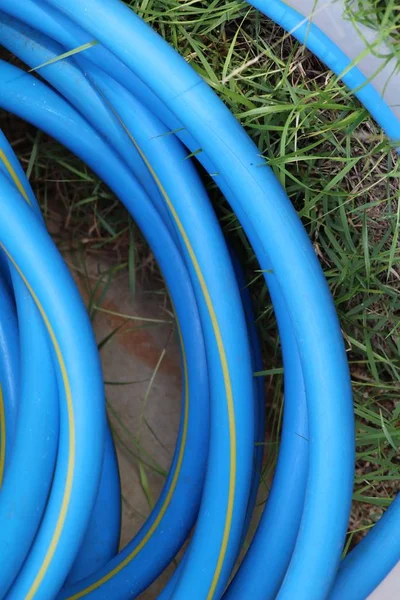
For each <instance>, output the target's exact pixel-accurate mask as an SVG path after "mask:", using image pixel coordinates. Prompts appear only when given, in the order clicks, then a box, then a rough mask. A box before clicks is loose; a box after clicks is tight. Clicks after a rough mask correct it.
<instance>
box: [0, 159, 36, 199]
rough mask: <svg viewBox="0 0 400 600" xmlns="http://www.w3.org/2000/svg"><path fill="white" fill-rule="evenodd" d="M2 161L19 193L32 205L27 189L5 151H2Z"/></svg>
mask: <svg viewBox="0 0 400 600" xmlns="http://www.w3.org/2000/svg"><path fill="white" fill-rule="evenodd" d="M0 160H1V161H2V162H3V163H4V165H5V167H6V169H7V171H8V172H9V173H10V175H11V177H12V180H13V182H14V183H15V185H16V186H17V188H18V191H19V192H20V194H21V195H22V197H23V198H24V199H25V200H26V201H27V203H28V204H29V205H31V201H30V200H29V198H28V194H27V193H26V191H25V188H24V186H23V185H22V183H21V180H20V178H19V177H18V175H17V174H16V172H15V170H14V168H13V166H12V164H11V163H10V161H9V160H8V158H7V156H6V155H5V154H4V152H3V150H0Z"/></svg>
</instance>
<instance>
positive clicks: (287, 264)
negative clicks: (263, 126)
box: [0, 0, 400, 600]
mask: <svg viewBox="0 0 400 600" xmlns="http://www.w3.org/2000/svg"><path fill="white" fill-rule="evenodd" d="M253 4H254V5H255V6H256V7H257V8H258V9H260V10H261V11H262V12H264V13H265V14H268V15H269V16H270V17H271V18H273V19H274V20H275V21H276V22H278V23H280V24H281V25H282V26H283V27H285V28H286V29H288V30H294V34H295V35H297V36H298V37H299V39H301V41H305V42H306V44H307V45H308V46H309V47H310V48H311V49H312V50H313V51H314V52H315V53H316V54H317V55H319V56H320V57H321V58H322V59H323V60H325V62H326V63H327V64H328V66H329V67H331V68H332V69H333V70H334V71H335V72H336V73H337V74H338V75H341V74H343V80H344V81H345V83H346V84H347V85H349V87H351V89H353V90H354V91H355V93H357V94H358V96H359V98H360V100H361V101H362V102H363V103H364V105H365V106H366V107H367V108H368V110H369V111H370V112H371V114H372V115H373V116H374V118H375V119H376V120H377V121H378V122H379V123H380V124H381V126H382V127H383V128H384V129H385V131H386V132H387V134H388V135H389V136H390V137H391V138H392V139H393V140H395V141H398V140H400V120H399V119H398V118H397V117H396V115H395V114H394V113H393V112H392V111H391V109H390V108H389V107H388V106H387V104H386V103H385V102H384V101H383V100H382V98H381V96H380V95H379V92H378V91H377V90H375V88H373V86H372V84H371V83H370V82H369V81H368V79H367V78H366V76H365V75H363V74H362V73H361V71H359V69H358V68H357V67H355V66H353V65H352V64H351V61H350V60H349V58H348V57H346V55H345V54H343V53H341V52H340V51H339V49H338V48H337V47H336V46H334V45H332V42H330V41H329V40H328V38H326V36H324V34H323V33H322V32H321V30H319V29H318V28H316V27H315V26H313V25H311V26H310V23H303V17H301V16H300V15H299V14H298V13H296V12H295V11H294V10H293V9H292V8H289V7H287V6H284V5H283V3H282V2H280V1H279V0H268V2H263V1H262V0H257V2H254V3H253ZM0 10H1V13H0V40H1V43H2V44H3V45H4V46H5V47H6V48H8V49H9V50H11V51H12V52H13V53H14V54H15V55H16V56H17V57H18V58H19V59H21V60H22V61H23V62H24V63H26V64H27V65H28V66H29V67H31V68H36V67H38V66H39V65H46V66H43V67H42V68H41V69H40V74H41V76H42V78H43V79H44V80H45V81H47V82H48V84H49V85H47V84H46V83H44V82H43V81H41V80H39V79H37V78H35V77H33V76H32V75H31V74H29V73H25V72H23V71H22V70H20V69H19V68H17V67H15V66H12V65H11V64H8V63H6V62H4V61H2V62H0V83H1V85H0V105H1V106H2V108H4V109H5V110H7V111H9V112H11V113H14V114H16V115H18V116H20V117H22V118H23V119H25V120H26V121H28V122H30V123H32V124H34V125H35V126H37V127H38V128H40V129H41V130H43V131H45V132H47V133H48V134H49V135H51V136H52V137H54V138H55V139H57V140H59V141H60V142H61V143H62V144H64V145H65V146H66V147H67V148H69V149H70V150H71V151H72V152H74V153H75V154H76V155H77V156H79V157H80V158H81V159H82V160H83V161H84V162H85V163H86V164H87V165H88V166H89V167H90V168H91V169H93V171H94V172H96V173H97V174H98V175H99V177H100V178H101V179H102V180H103V181H104V182H105V183H106V184H107V185H108V186H109V187H110V189H111V190H112V191H113V192H114V193H115V194H116V196H117V197H118V198H119V199H120V200H121V202H123V203H124V205H125V206H126V207H127V209H128V210H129V212H130V214H131V215H132V217H133V218H134V220H135V221H136V223H137V224H138V226H139V227H140V229H141V231H142V232H143V235H144V236H145V238H146V239H147V241H148V242H149V244H150V246H151V248H152V251H153V252H154V255H155V257H156V259H157V261H158V264H159V266H160V269H161V271H162V273H163V275H164V278H165V281H166V284H167V286H168V289H169V293H170V297H171V301H172V304H173V307H174V311H175V314H176V318H177V323H178V329H179V337H180V341H181V364H182V378H183V394H182V419H181V426H180V432H179V437H178V441H177V446H176V451H175V455H174V459H173V463H172V466H171V470H170V474H169V476H168V478H167V481H166V484H165V487H164V490H163V492H162V494H161V496H160V498H159V500H158V502H157V504H156V506H155V507H154V509H153V511H152V513H151V515H150V517H149V518H148V520H147V522H146V523H145V525H144V526H143V527H142V529H141V530H140V531H139V533H138V534H137V535H136V536H135V537H134V539H133V540H132V541H131V542H130V543H129V544H128V546H127V547H126V548H124V549H123V550H122V551H121V552H119V553H118V551H117V547H118V537H119V525H120V506H119V491H120V490H119V479H118V471H117V465H116V459H115V451H114V448H113V444H112V439H111V435H110V431H109V428H108V425H107V422H106V418H105V402H104V394H103V384H102V376H101V370H100V367H99V358H98V353H97V348H96V344H95V341H94V337H93V333H92V330H91V327H90V323H89V320H88V317H87V315H86V312H85V310H84V307H83V305H82V301H81V299H80V297H79V294H78V292H77V291H76V288H75V286H74V283H73V281H72V280H71V277H70V275H69V273H68V271H67V268H66V266H65V265H64V263H63V261H62V259H61V258H60V256H59V254H58V252H57V250H56V248H55V246H54V245H53V243H52V241H51V239H50V237H49V235H48V233H47V232H46V230H45V227H44V224H43V221H42V218H41V216H40V212H39V209H38V206H37V203H36V200H35V198H34V195H33V193H32V190H31V188H30V186H29V182H28V181H27V179H26V177H25V175H24V173H23V171H22V169H21V167H20V165H19V164H18V161H17V159H16V157H15V155H14V153H13V151H12V149H11V147H10V146H9V144H8V142H7V140H6V139H5V138H4V136H1V137H0V159H1V160H0V209H1V214H2V216H3V218H2V219H1V220H0V242H1V248H2V252H1V253H0V256H1V262H0V275H1V276H0V301H1V306H2V311H1V314H0V383H1V388H0V389H1V394H0V416H1V417H2V418H1V428H0V433H1V446H0V449H1V461H0V475H1V476H2V479H3V483H2V488H1V490H0V523H1V526H0V548H1V550H2V559H1V560H2V565H1V566H2V568H1V569H0V597H1V598H7V599H10V600H22V599H26V600H31V599H33V598H35V600H36V599H37V600H39V599H40V600H52V599H53V598H60V599H69V600H78V599H79V598H86V597H88V598H89V597H90V598H95V599H104V600H105V599H110V598H112V599H116V600H118V599H119V600H128V599H131V598H135V597H137V596H138V595H139V594H140V593H141V592H142V591H144V590H145V589H146V588H147V587H148V586H149V585H150V584H151V583H152V582H153V581H154V580H155V579H156V578H157V576H158V575H159V574H160V573H161V572H162V571H163V570H164V569H165V567H166V566H167V565H168V564H169V563H170V562H171V561H172V559H173V558H174V556H175V555H176V553H177V552H178V550H179V549H180V548H181V547H182V545H183V543H184V541H185V540H186V539H187V537H188V536H189V533H190V531H191V529H192V528H193V526H194V531H193V535H192V537H191V539H190V542H189V544H188V547H187V549H186V552H185V555H184V557H183V559H182V560H181V563H180V565H179V567H178V569H177V570H176V572H175V574H174V576H173V577H172V579H171V580H170V582H169V583H168V585H167V586H166V588H165V590H164V591H163V592H162V594H161V598H165V599H167V598H168V599H172V598H173V599H174V600H187V599H193V600H212V599H217V598H222V597H223V598H225V599H229V600H242V599H245V598H248V597H249V598H250V597H251V598H255V599H259V600H269V599H271V600H273V599H274V598H279V600H293V599H295V598H296V600H303V599H304V600H323V599H326V598H329V599H331V600H332V599H335V600H338V599H339V598H340V600H364V599H365V598H366V597H367V596H368V594H369V593H370V592H371V591H372V590H373V589H375V587H376V586H377V585H378V584H379V582H380V581H381V580H382V579H383V577H385V576H386V575H387V573H388V572H389V571H390V570H391V569H392V567H393V566H394V565H395V564H396V562H397V561H398V560H400V548H399V544H398V541H397V536H395V535H393V530H397V531H398V530H399V526H400V502H399V500H398V499H397V500H395V502H394V503H393V504H392V506H391V508H390V509H389V510H388V511H387V512H386V514H385V515H384V517H383V518H382V519H381V521H380V522H379V523H378V525H377V526H375V528H374V529H373V530H372V532H371V533H370V534H369V535H368V536H367V537H366V538H365V540H364V541H363V542H362V543H361V544H360V545H359V546H358V547H357V548H356V549H355V550H354V551H352V552H351V553H350V554H349V556H348V557H347V558H346V559H345V560H344V561H343V562H342V563H341V564H340V558H341V553H342V548H343V543H344V537H345V534H346V528H347V522H348V517H349V512H350V506H351V495H352V483H353V469H354V420H353V410H352V396H351V385H350V378H349V372H348V365H347V360H346V354H345V351H344V345H343V340H342V336H341V331H340V326H339V323H338V320H337V316H336V313H335V309H334V305H333V301H332V298H331V295H330V292H329V289H328V286H327V284H326V281H325V279H324V276H323V273H322V270H321V267H320V265H319V263H318V260H317V258H316V256H315V253H314V251H313V248H312V245H311V243H310V241H309V239H308V237H307V235H306V232H305V230H304V229H303V227H302V224H301V222H300V220H299V218H298V217H297V215H296V213H295V211H294V209H293V207H292V205H291V203H290V201H289V200H288V198H287V196H286V194H285V192H284V191H283V189H282V188H281V186H280V185H279V183H278V182H277V180H276V178H275V176H274V175H273V173H272V171H271V170H270V169H269V168H268V167H266V166H265V165H264V166H263V168H262V169H260V168H259V156H258V150H257V148H256V147H255V146H254V144H253V143H252V142H251V140H250V139H249V137H248V136H247V134H246V133H245V132H244V130H243V129H242V128H241V126H240V125H239V124H238V122H237V121H236V120H235V118H234V117H233V116H232V115H231V114H230V112H229V111H228V109H227V108H226V107H225V106H224V105H223V103H222V102H221V101H220V100H219V99H218V98H217V97H216V95H215V94H214V93H213V92H212V91H211V90H210V88H209V87H208V86H207V85H206V83H205V82H204V81H203V80H202V79H201V78H200V77H199V76H198V75H197V74H196V73H195V72H194V71H193V70H192V69H191V67H190V66H189V65H188V64H187V63H186V62H185V61H184V60H183V59H182V58H181V57H180V56H179V55H178V54H177V53H176V52H175V51H174V50H173V49H172V48H171V47H170V46H169V45H168V44H167V43H166V42H165V41H164V40H163V39H162V38H161V37H160V36H159V35H158V34H157V33H156V32H155V31H153V30H152V29H151V28H150V27H149V26H148V25H146V24H145V23H144V22H143V21H142V20H141V19H140V18H139V17H138V16H136V14H135V13H134V12H133V11H132V10H131V9H129V8H128V7H127V6H125V5H124V4H123V3H121V2H120V1H119V0H18V2H15V1H12V0H0ZM94 40H96V43H94ZM85 45H86V47H87V48H89V47H90V48H89V49H87V50H86V51H84V52H78V53H76V54H74V55H72V56H69V57H67V58H65V59H64V60H58V57H60V56H62V55H63V54H64V53H66V52H68V51H70V50H73V49H74V48H80V47H82V46H85ZM346 61H347V62H346ZM166 134H168V135H166ZM199 148H201V152H198V150H199ZM188 153H193V154H195V158H196V159H197V160H198V161H199V162H200V163H201V164H202V166H203V167H204V169H205V170H206V171H207V172H208V173H209V175H210V176H211V177H212V178H213V179H214V181H215V183H216V184H217V185H218V187H219V188H220V190H221V191H222V193H223V194H224V196H225V197H226V199H227V200H228V202H229V204H230V205H231V207H232V209H233V210H234V212H235V214H236V215H237V217H238V219H239V221H240V223H241V225H242V227H243V229H244V231H245V233H246V235H247V237H248V239H249V241H250V243H251V244H252V246H253V249H254V252H255V254H256V256H257V258H258V261H259V263H260V266H261V268H262V270H263V272H264V274H265V279H266V282H267V285H268V288H269V291H270V295H271V298H272V301H273V305H274V309H275V313H276V317H277V322H278V327H279V333H280V340H281V345H282V354H283V362H284V385H285V414H284V422H283V432H282V439H281V446H280V453H279V460H278V465H277V469H276V473H275V476H274V482H273V486H272V489H271V492H270V495H269V498H268V502H267V504H266V507H265V510H264V513H263V516H262V519H261V522H260V524H259V527H258V530H257V533H256V535H255V538H254V540H253V542H252V544H251V546H250V549H249V550H248V552H247V555H246V557H245V559H244V561H243V562H242V564H241V566H240V568H239V570H238V571H237V573H236V575H235V577H234V578H233V580H231V575H232V572H233V569H234V566H235V563H236V560H237V558H238V554H239V551H240V548H241V545H242V543H243V539H244V536H245V534H246V530H247V527H248V523H249V518H250V516H251V514H252V510H253V508H254V502H255V492H256V490H257V484H258V472H259V470H258V469H257V468H256V467H255V465H257V464H259V463H260V461H261V458H262V457H261V448H262V446H261V445H260V443H259V442H262V441H263V437H264V419H263V413H264V408H263V405H264V399H263V386H262V382H261V381H255V380H254V378H253V377H252V372H253V371H254V370H257V369H259V368H260V361H261V358H260V348H259V343H258V340H257V335H256V331H255V328H254V318H253V315H252V312H251V306H250V300H249V297H248V295H247V294H246V292H245V291H243V287H244V285H243V278H242V274H241V271H240V267H239V266H238V264H237V261H236V258H235V257H234V256H233V255H232V253H231V252H230V251H229V250H228V248H227V246H226V242H225V240H224V237H223V235H222V232H221V230H220V227H219V224H218V221H217V219H216V216H215V214H214V212H213V209H212V206H211V204H210V202H209V199H208V197H207V194H206V192H205V190H204V187H203V183H202V181H201V179H200V177H199V175H198V173H197V171H196V168H195V166H194V164H193V161H192V160H187V156H188ZM16 332H18V334H17V333H16ZM338 432H340V433H339V434H338ZM10 515H11V517H10ZM377 548H379V556H378V557H377V556H376V549H377ZM361 574H362V575H361Z"/></svg>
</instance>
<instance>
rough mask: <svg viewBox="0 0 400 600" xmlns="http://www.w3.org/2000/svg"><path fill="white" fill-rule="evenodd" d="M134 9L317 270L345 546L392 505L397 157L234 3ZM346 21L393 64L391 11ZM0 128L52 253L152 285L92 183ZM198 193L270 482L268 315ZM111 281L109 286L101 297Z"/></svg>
mask: <svg viewBox="0 0 400 600" xmlns="http://www.w3.org/2000/svg"><path fill="white" fill-rule="evenodd" d="M132 6H135V8H136V10H138V12H139V14H141V15H142V16H143V17H144V18H145V19H146V20H147V21H148V22H149V23H150V24H151V25H152V26H154V27H156V28H157V30H158V31H159V32H160V33H161V34H162V35H163V36H164V37H165V38H166V39H167V40H168V41H169V42H170V43H171V44H172V45H173V46H174V47H175V48H177V49H178V50H179V52H180V53H181V54H182V55H183V56H184V57H185V58H186V60H187V61H188V62H189V63H190V64H191V65H192V67H193V68H194V69H196V71H197V72H198V73H199V74H200V75H201V76H202V77H203V78H204V79H205V80H206V81H207V83H209V85H210V86H211V87H212V88H213V89H214V90H215V91H216V92H217V93H218V95H219V96H220V97H221V98H222V99H223V101H224V102H225V103H226V104H227V105H228V106H229V108H230V109H231V110H232V112H233V113H234V114H235V115H236V117H237V118H238V119H239V121H240V122H241V123H242V125H243V126H244V127H245V128H246V130H247V131H248V133H249V134H250V135H251V136H252V138H253V140H254V141H255V143H256V144H257V146H258V148H259V154H260V168H263V165H266V164H268V165H269V166H270V167H271V168H272V169H273V170H274V172H275V173H276V175H277V177H278V178H279V180H280V181H281V183H282V185H283V186H284V187H285V189H286V191H287V193H288V194H289V196H290V199H291V200H292V202H293V203H294V205H295V207H296V208H297V210H298V212H299V215H300V216H301V218H302V221H303V223H304V225H305V227H306V229H307V231H308V233H309V235H310V238H311V239H312V242H313V245H314V248H315V251H316V253H317V255H318V256H319V259H320V261H321V264H322V266H323V268H324V271H325V275H326V278H327V280H328V283H329V286H330V289H331V290H332V294H333V296H334V299H335V303H336V307H337V311H338V314H339V318H340V321H341V325H342V330H343V335H344V338H345V341H346V347H347V352H348V357H349V361H350V365H351V373H352V382H353V390H354V402H355V413H356V418H357V424H356V427H357V432H356V433H357V472H356V486H355V492H354V506H353V513H352V520H351V524H350V534H349V539H348V543H349V546H351V545H352V544H353V542H354V541H355V540H357V539H358V538H359V537H360V535H362V534H363V532H364V531H365V530H366V529H368V528H369V527H370V526H371V524H373V523H374V522H375V521H376V520H377V518H378V517H379V515H380V514H381V512H382V509H383V508H385V507H386V506H388V504H389V503H390V501H391V498H392V497H393V496H394V494H395V492H396V490H397V489H398V482H399V480H400V461H399V453H398V447H399V444H400V359H399V356H400V295H399V290H400V245H399V228H400V203H399V190H400V185H399V181H400V168H399V161H398V156H397V154H396V153H395V152H394V150H393V148H392V147H391V145H390V143H389V142H388V141H387V140H386V139H385V137H384V136H383V135H382V132H381V131H380V129H379V128H378V127H377V126H376V125H375V123H374V122H373V121H372V120H371V119H370V118H369V116H368V114H367V113H366V111H365V110H364V109H363V108H362V107H361V106H360V104H359V103H358V101H357V100H356V99H355V98H354V97H353V96H352V95H351V94H350V93H349V92H348V91H347V90H346V89H345V88H344V87H343V86H342V85H341V84H340V83H339V82H338V81H337V78H336V77H335V76H333V75H332V73H331V72H329V71H327V70H326V69H325V68H324V67H323V66H322V65H321V64H320V63H319V62H318V60H316V59H315V58H314V57H313V56H311V55H310V54H309V52H308V51H306V50H305V49H304V48H303V47H302V46H301V45H300V44H298V43H297V42H295V41H294V40H293V39H292V38H290V37H289V36H287V35H284V33H283V32H282V30H281V29H280V28H279V27H277V26H276V25H274V24H273V23H271V22H270V21H268V19H266V18H264V17H262V16H261V15H260V14H259V13H258V12H257V11H255V10H253V9H251V8H249V7H248V6H247V5H245V4H243V3H242V2H237V1H231V0H213V1H211V2H205V1H203V0H200V1H198V2H193V1H189V0H183V1H179V2H178V1H177V0H143V1H142V2H139V3H137V2H135V3H133V2H132ZM360 7H361V8H362V10H361V8H360ZM385 7H387V8H385ZM348 11H349V12H348V14H349V16H351V18H357V19H358V20H361V21H363V22H367V23H368V24H371V25H373V26H374V27H377V28H381V33H382V35H383V34H385V36H386V33H387V32H388V31H389V30H390V36H391V40H392V41H391V42H390V48H391V52H392V53H393V55H395V56H398V54H397V52H398V51H399V44H398V41H397V40H398V39H399V18H398V17H399V11H398V7H396V5H395V3H394V2H392V1H391V0H388V1H387V2H386V3H385V2H374V1H373V0H370V1H369V2H368V1H367V2H364V0H363V1H362V2H361V3H360V4H358V3H357V2H350V1H349V3H348ZM388 11H391V12H390V15H391V16H390V15H389V13H388ZM388 15H389V16H388ZM386 37H387V36H386ZM86 51H88V52H90V49H89V50H86ZM6 129H7V131H8V133H9V136H10V138H11V140H12V141H13V142H14V144H15V148H16V150H17V151H18V152H19V155H20V158H21V160H22V162H23V164H24V166H25V167H26V168H27V169H28V172H29V173H30V177H31V180H32V183H33V184H34V187H35V190H36V191H37V193H38V196H39V199H40V201H41V203H42V205H43V206H44V208H45V211H46V214H47V217H48V220H49V222H50V223H51V222H52V221H54V220H55V221H57V223H58V226H59V225H60V223H61V229H62V230H64V233H63V235H62V236H61V237H60V238H59V240H58V241H59V243H60V244H61V245H62V246H63V247H65V246H68V247H71V245H72V246H73V247H74V248H75V249H76V250H77V251H79V252H81V253H82V255H83V256H85V255H90V254H91V253H96V254H98V253H104V255H106V256H108V257H109V256H110V255H111V254H113V255H115V253H117V254H116V260H115V269H121V268H123V269H125V270H126V272H127V273H128V274H129V279H130V283H131V288H132V294H134V292H135V285H136V282H137V281H138V279H141V280H143V278H145V279H146V278H152V277H154V275H155V274H156V271H155V266H154V262H153V260H152V256H151V253H150V252H149V250H148V248H147V246H146V245H145V244H144V242H143V241H142V239H141V237H140V234H139V232H138V231H137V230H136V228H135V227H134V226H133V225H132V224H131V223H130V222H129V219H128V218H127V215H126V213H125V212H124V211H123V210H122V209H121V208H120V206H119V205H118V203H117V202H116V200H115V198H114V197H113V196H112V195H111V194H110V192H109V191H108V190H107V189H106V188H105V187H104V186H103V185H102V184H101V183H100V182H99V181H98V180H97V179H96V177H94V176H93V175H92V174H91V173H90V172H89V171H88V170H87V169H86V168H85V167H84V166H82V164H80V163H79V161H77V160H76V159H75V158H73V157H72V156H71V155H69V154H68V153H67V152H66V151H65V150H63V149H62V148H60V147H59V146H58V145H57V144H55V143H54V142H53V141H51V140H50V139H48V138H46V137H45V136H42V135H39V134H37V133H36V132H35V131H33V130H28V132H27V130H26V127H21V126H20V125H19V124H17V125H16V124H15V121H12V122H11V124H10V123H9V122H8V126H7V123H6ZM206 183H207V186H208V189H209V193H210V196H211V198H212V200H213V203H214V205H215V207H216V210H217V212H218V215H219V218H220V221H221V224H222V226H223V228H224V231H225V233H226V236H227V237H228V238H229V239H230V241H231V242H232V243H233V244H234V245H235V246H236V247H237V248H238V250H239V252H240V253H241V256H242V258H243V262H244V264H245V265H246V269H247V273H248V279H249V282H251V283H250V285H251V288H252V290H253V292H254V294H253V295H254V300H255V303H256V309H257V315H258V316H257V323H258V327H259V331H260V335H261V338H262V340H263V344H264V349H265V368H266V371H265V376H266V388H267V403H268V419H269V432H270V435H269V438H268V439H269V440H270V441H269V442H268V448H267V449H268V457H267V463H266V465H265V473H264V480H265V481H266V482H268V481H269V479H270V471H271V470H272V468H273V464H274V460H275V457H276V448H277V439H278V436H279V424H280V419H281V412H282V371H281V358H280V354H279V340H278V335H277V331H276V325H275V321H274V317H273V310H272V307H271V305H270V302H269V298H268V292H267V290H266V289H265V287H264V285H263V283H262V276H261V274H260V272H259V267H258V264H257V262H256V261H255V258H254V255H253V252H252V250H251V248H250V247H249V246H248V243H247V240H246V237H245V235H244V233H243V231H242V230H241V228H240V226H239V224H238V222H237V220H236V218H235V216H234V215H233V214H232V212H231V211H230V208H229V206H228V205H227V203H226V202H225V200H224V198H222V197H221V195H220V194H219V192H218V190H216V189H215V187H214V186H213V184H212V183H211V182H210V181H207V182H206ZM55 194H56V196H57V201H56V202H55V201H54V196H55ZM65 231H66V232H67V233H65ZM282 251H284V248H283V249H282ZM114 274H115V272H114V271H112V270H111V271H110V273H109V274H108V275H107V277H108V279H107V281H108V284H109V285H111V284H112V279H113V275H114ZM310 326H311V324H310ZM148 401H151V400H148ZM338 435H340V432H338ZM125 443H129V442H127V441H126V439H125ZM135 443H136V441H135V442H132V444H133V450H132V451H133V452H135V456H136V457H137V459H138V461H139V463H140V465H141V469H143V468H144V467H146V465H147V467H148V468H150V467H151V468H157V467H156V466H155V465H154V464H153V463H152V461H151V460H150V459H149V458H148V457H145V458H143V456H141V455H140V449H139V450H138V448H137V447H135ZM141 475H142V471H141ZM143 482H144V485H146V479H145V477H144V478H143ZM265 485H266V486H267V484H265Z"/></svg>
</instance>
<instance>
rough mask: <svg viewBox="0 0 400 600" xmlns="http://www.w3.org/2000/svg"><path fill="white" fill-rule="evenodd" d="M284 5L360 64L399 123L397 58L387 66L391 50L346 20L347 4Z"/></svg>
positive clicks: (322, 0) (289, 0)
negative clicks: (311, 24) (315, 27)
mask: <svg viewBox="0 0 400 600" xmlns="http://www.w3.org/2000/svg"><path fill="white" fill-rule="evenodd" d="M283 1H284V4H287V5H288V6H290V7H292V8H294V9H295V10H296V11H297V12H299V13H300V14H302V15H303V16H304V17H305V18H308V19H309V20H310V21H312V22H313V23H314V24H315V25H316V26H317V27H318V28H319V29H320V30H321V31H323V33H325V35H327V36H328V37H329V38H330V39H331V40H332V42H334V43H335V44H336V45H337V46H338V47H339V48H340V49H341V50H342V51H343V52H344V53H345V54H346V55H347V56H348V57H349V59H350V60H352V61H354V62H355V63H356V64H357V66H358V68H359V69H360V71H361V72H362V73H363V74H364V75H365V76H366V77H367V78H368V79H370V81H371V83H372V85H373V86H374V87H375V89H376V90H377V91H378V92H379V94H380V95H381V96H382V97H383V98H384V99H385V101H386V103H387V104H388V105H389V106H390V108H391V109H392V111H393V112H394V114H395V115H396V116H397V117H398V118H399V119H400V69H399V66H398V65H397V63H396V60H395V59H394V58H393V59H392V60H390V61H389V62H388V63H387V64H384V63H385V62H386V60H385V58H384V57H385V56H388V54H390V50H389V48H388V47H387V46H385V45H384V44H379V45H378V44H377V39H378V32H377V31H375V30H374V29H371V28H369V27H366V26H365V25H362V24H360V23H357V25H355V24H354V23H353V22H352V21H351V20H350V19H348V18H346V17H345V11H346V6H345V2H344V0H283ZM368 46H369V47H370V49H369V51H368ZM361 56H362V58H361V59H360V57H361Z"/></svg>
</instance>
